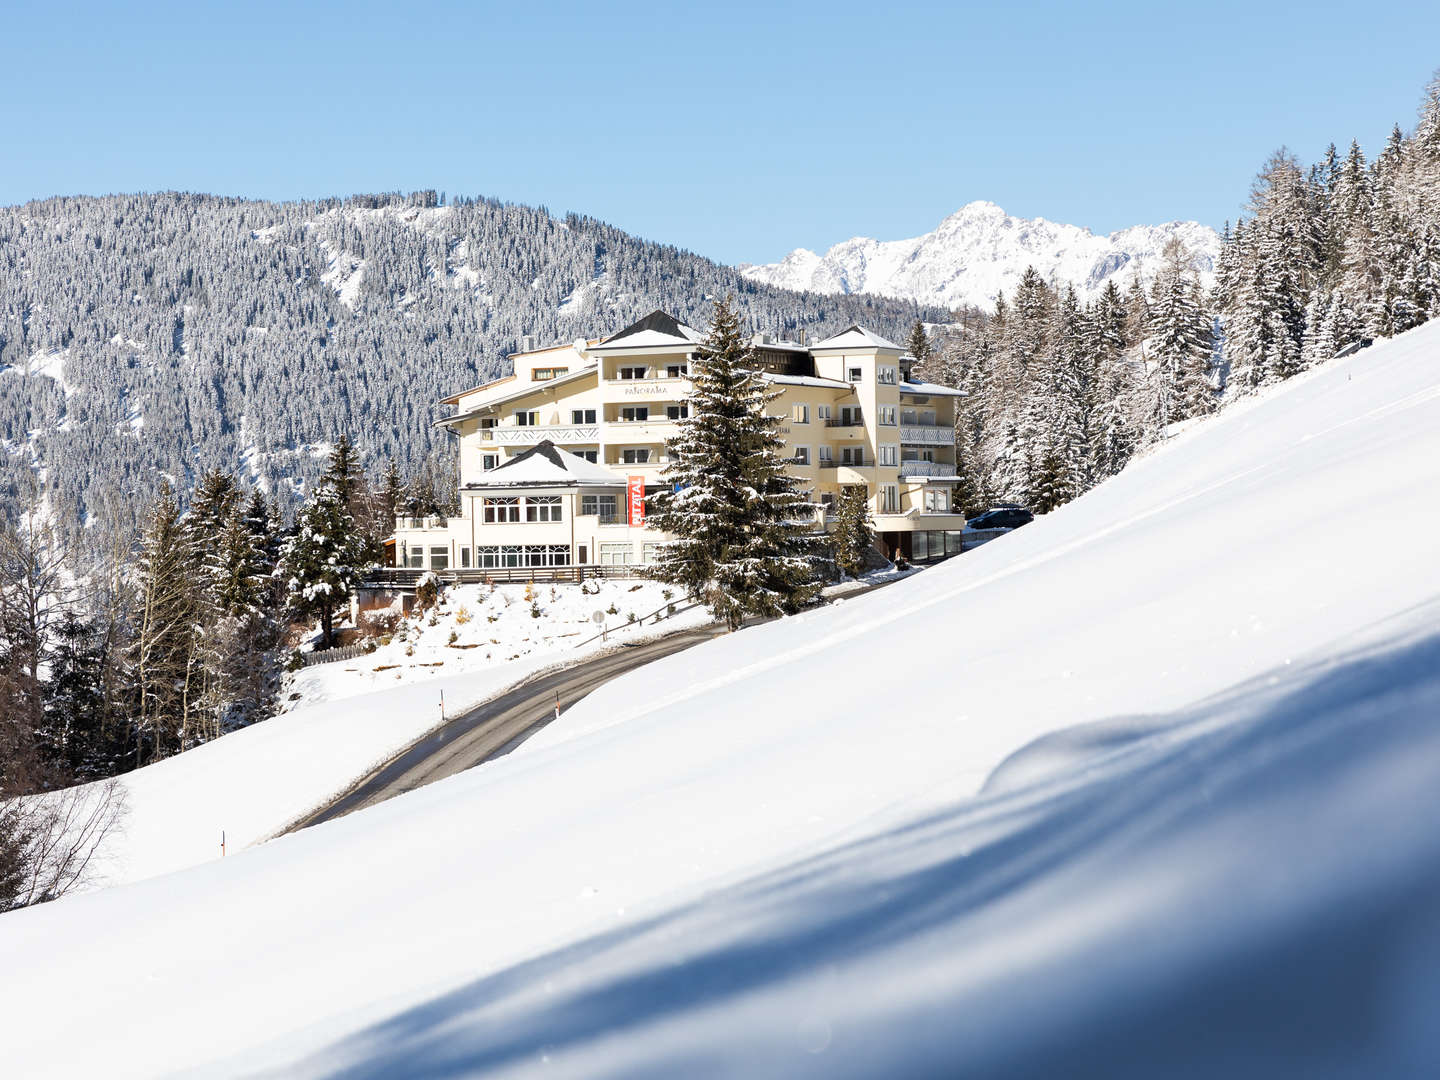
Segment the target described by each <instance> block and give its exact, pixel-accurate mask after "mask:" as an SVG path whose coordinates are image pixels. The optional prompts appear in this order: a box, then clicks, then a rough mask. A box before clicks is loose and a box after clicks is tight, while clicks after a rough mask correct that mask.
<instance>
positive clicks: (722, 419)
mask: <svg viewBox="0 0 1440 1080" xmlns="http://www.w3.org/2000/svg"><path fill="white" fill-rule="evenodd" d="M690 377H691V381H692V385H693V390H692V392H691V396H690V399H689V403H690V415H689V417H688V418H686V419H683V420H681V421H680V425H679V432H678V433H677V434H676V436H675V437H674V438H673V439H671V440H670V441H669V443H668V449H669V457H670V462H669V464H668V465H667V466H666V468H665V471H664V473H663V474H662V475H663V478H664V479H665V481H666V482H667V483H668V484H670V485H671V489H670V490H668V491H661V492H659V493H658V494H656V495H655V496H653V497H652V499H651V509H650V511H649V515H648V517H649V521H648V523H649V524H650V525H651V527H653V528H656V529H659V530H660V531H662V532H666V533H669V534H670V535H671V536H672V537H674V539H673V540H671V541H669V542H667V543H666V544H664V545H663V546H662V547H661V549H660V556H659V559H658V561H657V563H656V565H655V567H654V570H653V574H654V576H655V577H657V578H659V579H660V580H662V581H668V582H672V583H675V584H678V585H681V586H683V587H684V588H685V589H686V590H687V591H688V592H689V593H690V595H692V596H696V597H699V598H700V599H702V600H703V601H704V602H705V603H706V604H707V605H708V606H709V607H710V609H711V611H713V612H714V613H715V616H716V618H718V619H720V620H722V621H723V622H724V623H725V624H726V625H727V626H728V627H729V628H730V629H731V630H735V629H738V628H739V627H740V625H741V624H742V623H743V621H744V619H745V618H746V616H748V615H781V614H787V613H791V612H794V611H797V610H799V609H800V608H801V607H803V606H804V605H805V604H806V603H808V602H809V600H810V599H811V598H812V597H813V596H814V595H815V593H816V592H817V591H818V588H819V584H818V581H817V580H816V575H815V559H816V557H817V555H818V553H819V543H818V538H817V536H816V534H815V532H814V527H815V507H814V504H813V503H811V502H810V501H809V499H808V497H807V496H806V494H805V493H804V492H803V491H801V490H800V487H799V485H798V482H797V481H796V480H795V478H794V477H793V476H792V475H791V474H790V472H789V470H788V469H787V467H786V459H785V458H784V457H783V456H782V454H783V451H784V446H785V443H784V440H783V439H782V438H781V436H780V426H781V423H782V421H781V418H780V417H778V416H773V415H770V414H769V413H768V412H767V411H766V406H767V405H768V404H769V402H771V401H773V400H774V398H775V397H776V396H777V395H775V394H774V393H772V392H770V391H769V389H768V386H767V384H766V382H765V380H764V378H763V377H762V376H761V374H760V373H759V371H758V365H757V364H756V361H755V356H754V353H753V351H752V349H751V347H750V344H749V341H748V339H747V338H746V336H745V335H744V334H742V333H741V328H740V320H739V318H738V317H737V315H736V314H735V311H734V308H733V306H732V302H731V300H730V299H729V298H728V297H727V298H725V299H721V300H717V301H716V303H715V310H714V314H713V316H712V319H711V323H710V330H709V333H708V334H707V336H706V338H705V341H704V344H703V345H702V346H701V347H700V348H699V349H698V350H697V353H696V356H695V361H694V363H692V365H691V374H690Z"/></svg>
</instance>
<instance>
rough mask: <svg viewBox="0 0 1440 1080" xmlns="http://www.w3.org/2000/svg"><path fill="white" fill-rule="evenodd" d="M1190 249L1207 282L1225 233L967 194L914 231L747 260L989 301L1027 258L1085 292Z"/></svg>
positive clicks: (752, 273) (775, 280)
mask: <svg viewBox="0 0 1440 1080" xmlns="http://www.w3.org/2000/svg"><path fill="white" fill-rule="evenodd" d="M1172 236H1173V237H1178V238H1179V239H1180V241H1181V242H1182V243H1184V244H1185V246H1186V248H1187V249H1188V250H1189V251H1190V254H1191V257H1192V262H1193V265H1194V266H1195V269H1196V270H1198V271H1199V272H1200V275H1201V279H1202V280H1203V281H1204V282H1205V284H1206V285H1208V284H1210V280H1211V278H1212V276H1213V272H1214V266H1215V260H1216V258H1217V256H1218V255H1219V250H1220V238H1219V236H1218V235H1217V234H1216V233H1215V230H1214V229H1212V228H1210V227H1209V226H1206V225H1201V224H1199V223H1198V222H1194V221H1172V222H1167V223H1166V224H1164V225H1135V226H1131V227H1130V228H1127V229H1121V230H1120V231H1118V232H1114V233H1111V234H1110V235H1109V236H1096V235H1095V234H1094V233H1092V232H1091V231H1090V230H1089V229H1086V228H1083V227H1081V226H1078V225H1065V224H1061V223H1057V222H1052V221H1047V220H1046V219H1045V218H1018V217H1014V216H1012V215H1010V214H1007V213H1006V212H1005V211H1004V210H1003V209H1002V208H1001V207H999V206H997V205H996V204H995V203H993V202H986V201H983V200H981V201H976V202H971V203H967V204H966V205H964V206H962V207H961V208H960V209H959V210H957V211H955V213H953V214H951V215H950V216H949V217H947V218H946V219H945V220H944V221H942V222H940V224H939V226H937V227H936V229H935V230H934V231H933V232H928V233H926V234H924V235H923V236H917V237H912V238H910V239H908V240H875V239H872V238H871V237H867V236H857V237H854V238H852V239H850V240H845V241H842V242H841V243H839V244H836V245H835V246H834V247H832V248H831V249H830V250H829V251H827V252H826V253H825V254H824V255H819V254H816V253H815V252H813V251H810V250H808V249H806V248H796V249H795V250H794V251H792V252H790V254H789V255H787V256H785V258H784V259H782V260H780V261H779V262H777V263H769V264H766V265H761V266H757V265H752V264H744V265H742V266H741V267H740V270H741V272H742V273H743V274H744V275H745V276H746V277H748V278H751V279H753V280H756V281H761V282H764V283H766V284H768V285H778V286H780V287H782V288H787V289H808V290H811V291H814V292H822V293H857V292H869V293H877V294H879V295H881V296H893V297H899V298H901V299H906V300H915V301H917V302H919V303H924V304H940V305H944V306H946V307H952V308H953V307H959V306H961V305H963V304H978V305H981V306H987V307H988V306H989V305H990V304H991V303H993V302H994V300H995V297H996V295H997V294H998V293H999V292H1001V291H1002V290H1003V291H1005V292H1010V291H1011V290H1012V289H1013V288H1014V286H1015V283H1016V282H1017V281H1019V279H1020V275H1021V274H1022V273H1024V271H1025V268H1026V267H1027V266H1034V267H1035V268H1036V269H1037V270H1039V271H1040V273H1041V274H1043V275H1044V276H1045V277H1046V278H1047V279H1051V280H1055V281H1068V282H1070V283H1072V284H1074V286H1075V288H1076V290H1077V291H1078V292H1079V293H1080V295H1081V296H1082V298H1088V297H1093V296H1095V295H1097V294H1098V293H1099V291H1100V289H1101V288H1103V287H1104V285H1105V283H1106V281H1108V280H1112V279H1113V280H1114V281H1115V283H1116V284H1117V285H1120V286H1125V285H1128V284H1129V283H1130V281H1131V280H1132V279H1133V278H1134V277H1135V276H1136V275H1139V276H1140V278H1141V280H1142V281H1147V282H1148V281H1149V280H1150V279H1151V278H1152V277H1153V276H1154V274H1155V272H1156V270H1157V269H1158V268H1159V265H1160V254H1161V252H1162V251H1163V250H1164V248H1165V245H1166V243H1167V242H1168V241H1169V239H1170V238H1171V237H1172Z"/></svg>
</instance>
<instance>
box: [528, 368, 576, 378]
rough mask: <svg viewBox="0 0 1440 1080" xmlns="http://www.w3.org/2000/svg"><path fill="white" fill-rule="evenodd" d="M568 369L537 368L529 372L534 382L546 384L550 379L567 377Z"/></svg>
mask: <svg viewBox="0 0 1440 1080" xmlns="http://www.w3.org/2000/svg"><path fill="white" fill-rule="evenodd" d="M569 374H570V369H569V368H568V367H537V368H535V369H534V370H533V371H531V372H530V378H531V380H532V381H534V382H548V381H549V380H551V379H558V378H559V377H560V376H561V375H569Z"/></svg>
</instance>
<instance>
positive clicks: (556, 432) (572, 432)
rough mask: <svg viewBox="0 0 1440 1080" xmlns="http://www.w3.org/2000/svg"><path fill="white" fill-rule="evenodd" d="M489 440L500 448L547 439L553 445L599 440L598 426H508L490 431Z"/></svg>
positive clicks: (524, 444)
mask: <svg viewBox="0 0 1440 1080" xmlns="http://www.w3.org/2000/svg"><path fill="white" fill-rule="evenodd" d="M490 439H491V441H492V442H496V443H498V444H500V445H501V446H526V445H529V444H531V443H538V442H540V441H541V440H543V439H549V440H550V441H551V442H553V443H593V442H598V441H599V440H600V426H599V425H598V424H563V425H553V426H551V425H539V424H537V425H533V426H531V425H524V424H517V425H510V426H506V427H494V428H491V429H490Z"/></svg>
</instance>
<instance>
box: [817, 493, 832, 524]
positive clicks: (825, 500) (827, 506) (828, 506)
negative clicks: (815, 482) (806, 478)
mask: <svg viewBox="0 0 1440 1080" xmlns="http://www.w3.org/2000/svg"><path fill="white" fill-rule="evenodd" d="M820 509H821V510H823V511H824V512H825V516H826V517H827V518H828V517H832V516H833V515H834V513H835V493H834V492H833V491H822V492H821V493H820Z"/></svg>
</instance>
